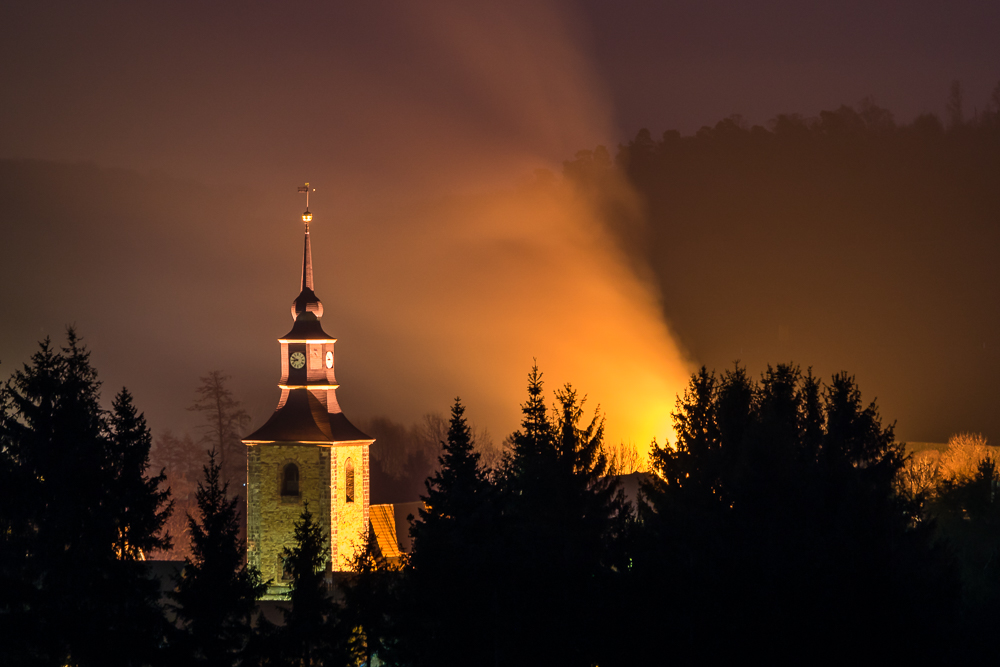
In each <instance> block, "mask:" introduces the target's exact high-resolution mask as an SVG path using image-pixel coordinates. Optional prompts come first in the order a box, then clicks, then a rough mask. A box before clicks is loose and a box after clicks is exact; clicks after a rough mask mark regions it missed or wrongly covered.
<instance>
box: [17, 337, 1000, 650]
mask: <svg viewBox="0 0 1000 667" xmlns="http://www.w3.org/2000/svg"><path fill="white" fill-rule="evenodd" d="M553 398H554V401H552V402H550V401H551V400H552V399H553ZM2 399H3V400H2V408H3V410H2V421H0V475H2V479H0V483H2V485H3V486H2V488H3V489H4V492H3V494H2V495H0V501H2V505H0V521H2V529H3V530H2V532H0V539H2V550H0V578H2V581H0V584H2V586H0V595H2V599H0V630H2V636H3V638H4V651H5V652H4V656H5V658H6V659H7V660H8V661H12V662H13V663H14V664H24V665H30V664H38V665H65V664H70V665H116V664H121V665H146V664H149V665H156V664H169V665H175V664H176V665H180V664H183V665H197V664H205V665H237V664H243V665H344V664H352V665H362V664H374V663H373V660H374V659H375V658H377V659H378V661H379V662H380V664H400V665H469V664H477V665H478V664H493V665H529V664H559V665H594V664H602V665H617V664H622V665H626V664H629V665H631V664H662V663H665V662H669V661H674V660H676V661H680V662H695V661H698V662H704V661H708V662H721V661H723V660H746V659H747V658H748V657H751V656H752V657H762V658H764V659H769V660H770V661H780V662H785V661H791V660H806V661H817V660H826V659H829V660H836V659H843V660H858V659H861V660H876V659H877V660H886V661H889V660H891V661H902V660H907V659H915V658H916V659H919V660H920V662H930V661H958V660H964V659H970V658H975V657H979V656H986V655H992V650H993V646H992V632H991V629H992V628H993V627H995V624H996V622H997V621H998V620H1000V613H998V612H1000V585H998V584H1000V558H998V557H997V556H998V555H1000V554H998V551H1000V539H998V538H997V530H998V529H997V526H998V519H997V516H998V509H997V507H998V503H997V501H996V498H995V495H996V494H995V489H996V484H997V482H998V481H1000V478H998V475H997V470H996V467H995V465H994V463H993V460H992V458H990V457H985V458H983V459H982V461H981V463H980V464H979V466H978V468H977V469H976V470H975V472H972V473H968V474H963V475H950V476H945V477H943V478H941V479H940V480H939V481H938V482H937V483H935V484H934V485H932V486H930V487H928V486H927V485H926V484H924V485H921V484H916V485H914V484H913V483H912V481H913V480H912V479H910V478H909V477H907V474H906V467H907V457H906V456H905V454H904V449H903V446H902V444H900V443H898V442H897V441H896V439H895V436H894V432H893V427H892V426H887V425H884V424H883V423H882V419H881V416H880V415H879V412H878V408H877V406H876V405H875V404H874V403H872V404H865V403H864V402H863V401H862V397H861V393H860V390H859V388H858V387H857V385H856V383H855V381H854V379H853V378H852V377H850V376H848V375H846V374H838V375H835V376H833V377H832V378H831V379H830V380H829V382H826V383H823V382H820V381H819V380H818V379H817V378H815V377H813V375H812V374H811V372H805V373H803V372H801V371H800V370H799V369H798V368H796V367H795V366H791V365H779V366H777V367H776V368H768V369H767V370H766V371H765V372H764V373H763V374H762V376H761V377H760V378H759V379H753V378H751V377H749V376H748V374H747V373H746V372H745V370H744V369H742V368H741V367H739V366H737V367H735V368H734V369H732V370H729V371H725V372H723V373H722V374H721V375H717V374H715V373H711V372H708V371H707V370H705V369H702V370H701V371H700V372H698V373H697V374H695V375H694V376H693V377H692V378H691V382H690V384H689V386H688V388H687V390H686V391H685V392H684V395H683V396H681V397H679V398H678V401H677V404H676V407H675V411H674V413H673V415H674V424H675V430H676V435H677V440H676V443H674V444H670V445H667V444H663V445H659V444H657V443H653V447H652V454H651V457H650V464H651V470H652V472H651V473H650V474H648V475H646V476H645V481H644V482H643V484H642V486H641V494H640V496H639V497H638V498H637V499H635V501H634V502H633V501H631V500H629V499H627V498H626V497H625V495H624V493H623V492H622V489H621V486H620V485H619V483H618V480H617V478H616V477H614V476H613V475H609V474H607V472H608V466H609V457H608V454H607V450H606V449H605V447H604V443H603V417H602V416H601V415H600V414H599V413H596V412H595V413H589V412H588V411H587V410H586V409H585V406H586V403H585V398H584V397H583V396H581V395H580V394H578V393H577V392H576V390H574V389H573V388H572V387H571V386H570V385H565V386H563V387H562V388H560V389H558V390H557V391H555V392H554V394H548V393H547V392H546V391H545V387H544V384H543V377H542V374H541V373H540V372H539V371H538V369H537V368H536V369H533V370H532V371H531V373H530V374H529V376H528V392H527V397H526V400H525V402H524V403H523V404H522V406H521V409H522V422H521V427H520V428H519V429H518V430H517V431H516V432H515V433H513V434H511V435H510V437H509V438H507V440H506V445H507V446H506V447H505V449H504V454H503V456H502V457H501V458H500V459H498V460H496V463H495V465H493V466H487V465H484V463H483V460H482V456H481V454H480V452H479V451H477V448H476V444H475V437H474V435H473V431H472V429H471V428H470V426H469V424H468V423H467V421H466V419H465V416H464V407H463V405H462V404H461V402H459V401H457V400H456V402H455V404H454V405H453V407H452V412H451V419H450V421H449V422H448V423H447V431H446V432H444V433H443V434H442V438H443V442H442V443H441V445H442V449H441V453H440V456H439V457H438V466H437V469H436V471H435V472H434V473H433V474H432V476H431V477H430V478H429V479H427V480H426V484H425V491H424V499H425V501H426V509H425V510H423V511H421V512H420V516H419V517H417V518H416V520H415V522H414V524H413V526H412V529H411V534H412V536H413V549H412V553H411V554H410V555H409V556H408V557H406V558H404V559H403V561H402V563H398V564H390V563H389V562H387V561H386V560H385V559H383V558H382V557H381V555H380V553H379V551H378V548H377V544H376V543H375V542H374V541H373V540H372V539H371V538H369V542H368V544H367V546H366V547H365V548H364V549H363V550H362V551H361V552H359V553H358V554H356V556H355V559H354V568H355V572H354V573H353V574H349V575H348V576H345V577H340V578H337V579H336V580H333V581H331V580H330V579H329V578H328V577H325V576H324V575H323V570H324V568H325V562H326V559H327V558H328V545H327V544H326V543H325V541H324V537H323V530H322V529H321V527H320V526H318V525H317V524H316V523H315V521H314V518H313V515H312V514H311V513H310V511H309V508H308V507H306V508H305V511H304V512H303V514H302V516H301V518H300V520H299V522H298V524H297V525H296V530H295V541H294V544H291V545H289V547H288V548H287V549H286V551H285V558H286V563H287V566H288V569H289V572H290V574H291V576H292V593H291V596H290V599H289V600H287V601H286V602H284V603H281V617H280V619H279V620H280V622H279V623H274V622H272V621H269V620H268V619H267V618H265V617H264V616H263V615H262V614H260V613H259V608H258V607H257V606H256V598H257V597H258V596H259V595H260V594H261V593H262V591H263V584H264V583H266V582H262V581H260V578H259V575H258V574H257V573H256V572H254V571H253V569H252V568H249V567H247V565H246V563H245V551H244V545H243V542H242V540H241V539H240V536H239V509H238V505H239V502H240V501H239V499H238V497H237V496H235V495H233V494H231V493H229V489H228V485H227V484H226V483H225V482H224V481H223V479H222V470H221V466H220V463H219V461H218V460H217V455H216V453H215V452H214V451H213V452H211V453H210V455H209V458H208V459H207V461H206V463H205V465H204V466H203V469H202V475H201V478H200V480H199V481H198V483H197V491H196V500H197V508H196V511H195V512H193V513H192V514H190V515H189V516H187V517H186V518H185V520H186V522H187V523H188V528H189V530H188V536H189V537H188V539H189V540H190V542H191V548H190V553H191V556H190V557H189V558H188V559H187V561H186V562H185V565H184V569H183V571H182V572H179V573H176V574H175V575H173V578H172V580H171V581H170V583H169V584H168V586H167V591H166V598H165V600H161V599H159V590H158V584H157V582H156V580H155V579H154V578H153V577H152V576H151V574H150V572H149V571H148V570H147V569H146V565H145V564H144V563H143V562H142V559H143V557H144V554H147V553H150V552H151V551H153V550H156V549H162V548H163V547H164V546H166V545H167V544H168V543H169V542H170V540H171V536H170V535H168V534H165V533H164V532H163V526H164V525H165V522H166V519H167V517H168V516H169V515H170V512H171V510H172V507H171V504H170V500H169V491H168V490H167V489H166V488H165V484H164V483H165V480H164V479H163V476H162V475H158V474H155V471H151V470H149V459H148V455H149V450H150V446H151V439H150V437H149V431H148V428H147V427H146V425H145V421H144V420H143V418H142V415H141V414H140V413H138V412H137V411H136V409H135V408H134V406H133V405H132V403H131V399H130V397H129V395H128V393H127V392H126V391H124V390H123V391H122V392H120V393H119V394H118V396H117V397H116V399H115V401H114V403H113V406H112V409H111V411H104V410H103V409H102V408H101V407H100V403H99V383H98V381H97V377H96V373H95V372H94V370H93V369H92V368H91V367H90V365H89V359H88V353H87V352H86V350H85V349H84V348H83V347H82V346H81V345H80V344H79V342H78V340H77V339H76V337H75V335H74V334H72V333H71V334H70V337H69V341H68V344H67V346H66V347H65V348H63V349H62V350H55V349H53V347H52V346H51V345H50V344H49V343H48V342H45V343H43V344H42V346H41V349H40V351H39V352H38V353H37V354H36V355H35V356H34V357H33V358H32V360H31V362H30V363H29V364H27V365H26V366H25V367H24V369H23V370H21V371H18V372H16V373H15V374H14V375H13V376H12V377H11V379H10V380H9V381H8V382H7V383H6V384H5V385H4V388H3V393H2ZM910 472H911V473H912V472H913V471H912V470H911V471H910ZM911 476H912V475H911ZM331 586H332V587H331Z"/></svg>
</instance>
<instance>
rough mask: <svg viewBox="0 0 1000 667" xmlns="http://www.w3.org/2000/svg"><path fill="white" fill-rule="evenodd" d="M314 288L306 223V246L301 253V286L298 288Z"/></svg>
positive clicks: (310, 248)
mask: <svg viewBox="0 0 1000 667" xmlns="http://www.w3.org/2000/svg"><path fill="white" fill-rule="evenodd" d="M306 288H309V289H315V287H313V253H312V243H311V242H310V241H309V223H308V222H307V223H306V246H305V250H304V251H303V254H302V286H301V287H300V288H299V289H302V290H304V289H306Z"/></svg>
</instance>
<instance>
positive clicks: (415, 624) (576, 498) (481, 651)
mask: <svg viewBox="0 0 1000 667" xmlns="http://www.w3.org/2000/svg"><path fill="white" fill-rule="evenodd" d="M522 412H523V415H524V417H523V419H522V424H521V428H520V429H519V430H518V431H517V432H516V433H514V434H513V435H512V436H511V438H510V441H511V443H512V447H511V450H510V451H509V453H508V454H507V456H506V458H505V460H504V462H503V464H502V466H501V469H500V470H498V471H494V473H493V474H492V475H491V476H490V478H492V479H493V480H494V481H493V482H492V483H491V482H489V481H488V476H487V475H486V474H485V471H484V470H483V469H482V468H481V467H480V466H479V460H478V459H479V457H478V455H477V454H476V453H475V452H474V451H473V449H472V444H471V433H470V432H469V428H468V425H467V424H466V422H465V418H464V408H463V407H462V405H461V403H459V402H458V401H456V403H455V405H454V407H453V408H452V419H451V425H450V429H449V431H448V441H447V443H444V451H443V453H442V455H441V457H440V463H441V471H440V472H439V473H437V474H436V475H435V476H434V477H432V478H431V479H430V480H428V484H427V495H426V496H425V501H426V503H427V505H428V508H427V510H426V511H424V512H422V513H421V517H420V520H419V521H418V522H417V523H416V524H415V525H414V526H413V531H412V534H413V538H414V543H413V553H412V555H411V557H410V561H409V564H408V567H407V569H406V570H405V573H404V577H405V578H404V582H403V584H402V586H401V588H400V590H401V591H402V593H401V598H402V599H401V600H400V605H401V607H402V610H403V611H402V621H403V622H402V623H400V624H399V628H400V630H399V635H398V641H399V643H400V647H399V648H400V652H401V654H402V655H404V656H406V657H407V658H408V659H409V660H411V661H412V662H413V663H415V664H441V665H460V664H501V665H510V664H580V665H586V664H591V663H592V662H593V661H594V660H595V659H596V658H597V656H600V655H602V654H603V652H604V650H605V647H606V646H607V645H608V644H610V643H613V642H614V638H613V637H611V636H609V635H608V633H607V629H608V624H607V622H606V621H605V619H603V618H602V617H601V615H600V613H599V612H598V610H600V609H607V608H608V603H609V601H610V597H611V595H610V593H611V590H610V582H611V581H612V579H611V574H612V570H613V565H614V563H615V561H616V558H615V548H616V546H617V542H616V537H617V535H618V533H619V532H620V528H621V525H623V524H622V522H623V521H624V519H625V517H626V513H625V511H624V501H623V499H622V497H621V496H620V494H617V493H616V487H615V484H614V481H613V480H611V479H609V478H606V477H604V476H603V474H604V470H605V466H606V460H605V457H604V454H603V451H602V448H601V442H602V436H603V420H602V418H601V417H600V415H599V414H595V415H594V416H593V417H592V418H591V419H589V420H586V419H584V412H583V400H582V399H580V398H579V397H578V395H577V393H576V392H575V391H574V390H573V389H572V387H570V386H569V385H567V386H566V387H564V388H563V389H562V390H560V391H559V392H557V393H556V407H555V408H554V409H553V410H550V409H549V408H548V407H547V406H546V404H545V396H544V393H543V389H542V376H541V373H540V372H539V371H538V369H537V368H534V369H532V372H531V374H530V375H529V382H528V399H527V401H526V402H525V403H524V404H523V406H522Z"/></svg>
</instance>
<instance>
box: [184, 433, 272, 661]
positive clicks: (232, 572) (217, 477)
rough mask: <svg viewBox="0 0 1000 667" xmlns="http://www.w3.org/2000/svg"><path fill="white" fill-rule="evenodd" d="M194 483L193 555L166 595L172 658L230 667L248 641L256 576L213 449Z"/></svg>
mask: <svg viewBox="0 0 1000 667" xmlns="http://www.w3.org/2000/svg"><path fill="white" fill-rule="evenodd" d="M204 472H205V480H204V482H199V484H198V493H197V497H198V517H197V519H196V518H195V517H192V516H190V515H188V524H189V527H190V532H191V543H192V544H191V550H192V553H193V557H192V558H189V559H187V560H186V561H185V562H184V568H183V570H182V571H181V573H180V575H179V577H178V579H177V582H176V588H175V589H174V591H173V592H172V593H171V595H170V597H171V599H172V600H173V602H174V605H173V609H174V612H175V613H176V615H177V619H178V631H177V632H175V633H174V634H173V636H172V637H171V651H172V652H173V658H174V659H175V660H179V661H181V662H182V664H188V665H213V666H218V665H232V664H235V663H236V662H237V660H238V659H239V657H240V655H241V654H242V652H243V650H244V648H245V647H246V645H247V642H248V641H249V639H250V628H251V626H250V623H251V620H252V616H253V612H254V608H255V606H256V602H257V598H258V597H260V596H261V595H262V594H263V592H264V586H263V585H262V584H261V582H260V576H259V574H258V573H257V571H256V570H254V569H253V568H252V567H249V566H247V565H246V563H245V556H246V548H245V546H244V544H243V542H242V541H241V540H240V539H239V531H240V526H239V515H238V512H237V503H238V502H239V499H238V498H236V497H230V496H229V495H228V493H227V492H228V484H226V483H223V482H222V481H221V470H220V466H219V464H218V463H216V461H215V451H214V450H213V451H211V452H209V460H208V464H207V465H206V466H205V468H204Z"/></svg>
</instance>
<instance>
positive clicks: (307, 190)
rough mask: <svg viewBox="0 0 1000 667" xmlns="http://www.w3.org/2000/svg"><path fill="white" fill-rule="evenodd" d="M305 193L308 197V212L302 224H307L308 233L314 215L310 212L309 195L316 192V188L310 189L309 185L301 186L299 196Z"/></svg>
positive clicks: (303, 215)
mask: <svg viewBox="0 0 1000 667" xmlns="http://www.w3.org/2000/svg"><path fill="white" fill-rule="evenodd" d="M303 192H304V193H305V195H306V212H305V213H303V214H302V222H304V223H306V231H309V223H310V222H311V221H312V219H313V214H312V213H310V212H309V193H310V192H316V188H310V187H309V184H308V183H306V184H305V185H300V186H299V194H302V193H303Z"/></svg>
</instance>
